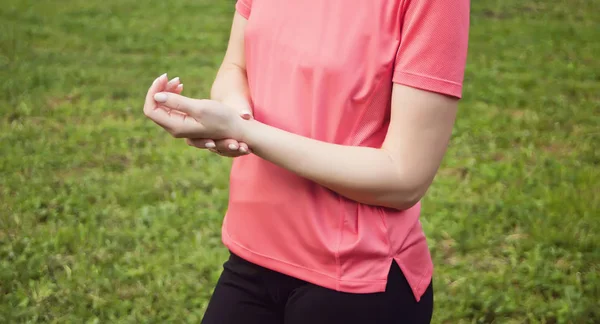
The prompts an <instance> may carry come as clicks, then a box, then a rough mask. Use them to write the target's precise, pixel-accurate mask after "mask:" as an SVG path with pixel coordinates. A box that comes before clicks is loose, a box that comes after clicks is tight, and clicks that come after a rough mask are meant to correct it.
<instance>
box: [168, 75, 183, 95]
mask: <svg viewBox="0 0 600 324" xmlns="http://www.w3.org/2000/svg"><path fill="white" fill-rule="evenodd" d="M180 85H181V81H180V80H179V77H176V78H173V79H171V81H169V82H168V83H167V86H166V87H165V92H173V93H177V89H178V88H179V86H180ZM182 88H183V87H182Z"/></svg>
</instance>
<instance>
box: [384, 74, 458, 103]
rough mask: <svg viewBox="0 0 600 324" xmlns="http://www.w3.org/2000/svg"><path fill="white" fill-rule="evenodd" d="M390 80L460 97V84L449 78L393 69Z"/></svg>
mask: <svg viewBox="0 0 600 324" xmlns="http://www.w3.org/2000/svg"><path fill="white" fill-rule="evenodd" d="M392 82H394V83H398V84H402V85H406V86H409V87H414V88H417V89H422V90H427V91H432V92H437V93H441V94H445V95H449V96H452V97H456V98H459V99H460V98H462V85H461V84H460V83H457V82H453V81H450V80H444V79H440V78H435V77H431V76H427V75H422V74H417V73H412V72H407V71H395V72H394V76H393V78H392Z"/></svg>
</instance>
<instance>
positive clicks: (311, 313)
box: [202, 254, 433, 324]
mask: <svg viewBox="0 0 600 324" xmlns="http://www.w3.org/2000/svg"><path fill="white" fill-rule="evenodd" d="M223 268H224V270H223V273H222V274H221V277H220V278H219V281H218V283H217V286H216V288H215V291H214V293H213V296H212V298H211V300H210V303H209V304H208V308H207V310H206V313H205V314H204V319H203V320H202V323H203V324H255V323H256V324H320V323H323V324H338V323H340V324H341V323H344V324H367V323H368V324H391V323H394V324H397V323H407V324H425V323H430V321H431V315H432V312H433V287H432V285H429V287H428V288H427V290H426V292H425V294H424V295H423V296H422V297H421V301H420V302H418V303H417V302H416V300H415V297H414V295H413V293H412V290H411V289H410V287H409V285H408V282H407V281H406V278H405V277H404V275H403V274H402V271H401V270H400V267H398V265H397V264H396V262H392V267H391V269H390V273H389V276H388V283H387V286H386V291H385V292H382V293H373V294H350V293H344V292H338V291H335V290H331V289H326V288H323V287H320V286H316V285H313V284H310V283H307V282H305V281H302V280H299V279H296V278H292V277H290V276H286V275H284V274H281V273H278V272H275V271H272V270H269V269H265V268H263V267H260V266H258V265H255V264H253V263H250V262H248V261H246V260H243V259H242V258H240V257H238V256H236V255H234V254H231V256H230V258H229V260H227V262H225V264H224V265H223Z"/></svg>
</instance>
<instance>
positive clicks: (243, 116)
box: [242, 111, 252, 119]
mask: <svg viewBox="0 0 600 324" xmlns="http://www.w3.org/2000/svg"><path fill="white" fill-rule="evenodd" d="M242 118H244V119H250V118H252V115H251V114H250V112H249V111H242Z"/></svg>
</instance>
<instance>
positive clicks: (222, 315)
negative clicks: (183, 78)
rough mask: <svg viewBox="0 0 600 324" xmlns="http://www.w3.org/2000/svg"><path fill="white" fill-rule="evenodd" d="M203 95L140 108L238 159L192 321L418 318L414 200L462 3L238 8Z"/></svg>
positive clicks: (452, 99)
mask: <svg viewBox="0 0 600 324" xmlns="http://www.w3.org/2000/svg"><path fill="white" fill-rule="evenodd" d="M236 9H237V10H236V14H235V16H234V19H233V25H232V30H231V35H230V40H229V45H228V49H227V52H226V55H225V58H224V61H223V64H222V66H221V68H220V70H219V73H218V75H217V78H216V80H215V82H214V85H213V87H212V91H211V100H198V99H191V98H186V97H183V96H181V95H179V92H180V91H181V89H182V86H181V85H180V84H179V80H178V79H175V80H172V81H168V80H167V77H166V75H163V76H161V77H159V78H158V79H157V80H155V82H154V83H153V85H152V86H151V87H150V89H149V91H148V95H147V98H146V103H145V107H144V111H145V114H146V115H147V116H148V117H149V118H150V119H152V120H153V121H155V122H156V123H157V124H159V125H160V126H162V127H163V128H164V129H166V130H167V131H169V132H170V133H171V134H172V135H173V136H175V137H177V138H186V139H187V141H188V143H189V144H190V145H192V146H195V147H197V148H209V149H211V150H212V151H213V152H217V153H219V154H221V155H225V156H231V157H237V158H236V159H235V160H234V162H233V167H232V170H231V179H230V181H231V182H230V197H229V206H228V210H227V214H226V216H225V219H224V222H223V229H222V230H223V231H222V238H223V242H224V244H225V245H226V246H227V248H228V249H229V250H230V251H231V257H230V259H229V260H228V261H227V262H226V263H225V265H224V271H223V274H222V276H221V278H220V279H219V282H218V283H217V286H216V288H215V291H214V294H213V296H212V299H211V301H210V303H209V306H208V309H207V311H206V314H205V317H204V319H203V323H207V324H212V323H219V324H228V323H262V324H269V323H285V324H294V323H303V324H304V323H311V324H314V323H327V324H336V323H369V324H378V323H381V324H384V323H428V322H430V320H431V315H432V310H433V290H432V289H433V288H432V284H431V278H432V269H433V266H432V261H431V257H430V254H429V250H428V246H427V243H426V240H425V236H424V234H423V230H422V227H421V224H420V222H419V212H420V204H419V201H420V199H421V198H422V197H423V195H424V194H425V192H426V191H427V188H428V187H429V185H430V184H431V182H432V181H433V178H434V175H435V173H436V171H437V169H438V168H439V165H440V163H441V160H442V157H443V155H444V154H445V151H446V147H447V144H448V141H449V138H450V135H451V132H452V127H453V124H454V120H455V116H456V111H457V102H458V100H459V98H460V97H461V92H462V81H463V74H464V66H465V61H466V53H467V39H468V30H469V1H468V0H459V1H446V0H388V1H384V0H369V1H366V0H365V1H348V0H327V1H324V0H286V1H280V0H239V1H238V2H237V5H236Z"/></svg>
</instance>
